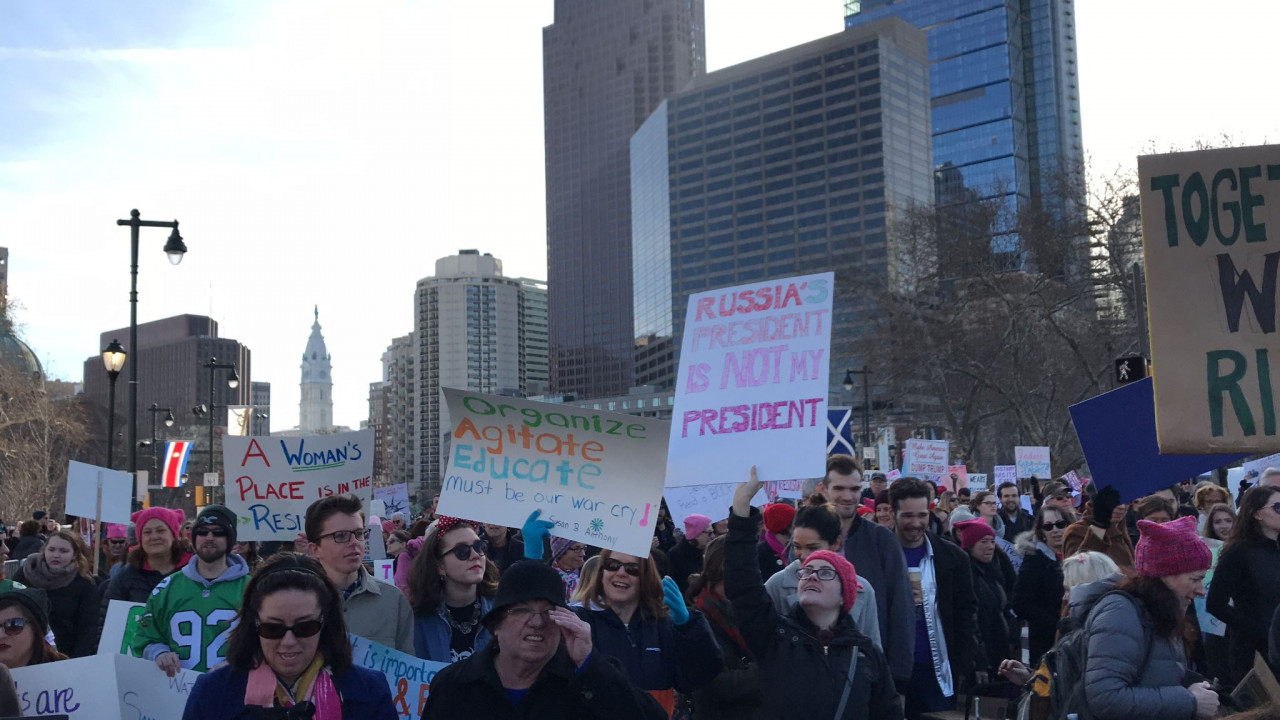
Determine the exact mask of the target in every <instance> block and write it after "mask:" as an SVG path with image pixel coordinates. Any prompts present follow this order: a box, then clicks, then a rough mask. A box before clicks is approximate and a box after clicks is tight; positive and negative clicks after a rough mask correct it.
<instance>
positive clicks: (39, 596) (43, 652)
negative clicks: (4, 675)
mask: <svg viewBox="0 0 1280 720" xmlns="http://www.w3.org/2000/svg"><path fill="white" fill-rule="evenodd" d="M48 635H49V599H48V597H46V596H45V594H44V592H43V591H41V590H33V589H31V588H19V589H15V590H7V591H5V592H0V665H3V666H5V667H8V668H20V667H27V666H28V665H40V664H41V663H48V662H56V661H58V660H66V659H67V656H66V655H63V654H62V653H60V652H58V651H57V650H56V649H54V647H53V646H52V645H50V644H49V640H48V638H47V636H48Z"/></svg>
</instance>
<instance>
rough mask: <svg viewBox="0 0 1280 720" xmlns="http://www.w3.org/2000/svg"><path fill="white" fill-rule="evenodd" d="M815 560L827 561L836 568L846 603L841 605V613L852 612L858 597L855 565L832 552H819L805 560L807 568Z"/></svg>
mask: <svg viewBox="0 0 1280 720" xmlns="http://www.w3.org/2000/svg"><path fill="white" fill-rule="evenodd" d="M814 560H826V561H827V562H829V563H831V567H833V568H835V570H836V574H837V575H839V576H840V589H841V590H842V591H843V592H844V602H842V603H841V604H840V611H841V612H849V611H850V610H852V609H853V601H854V599H855V598H857V597H858V573H857V571H856V570H854V569H853V563H851V562H849V561H848V560H845V559H844V556H843V555H840V554H839V553H834V552H831V551H830V550H819V551H817V552H815V553H812V554H811V555H809V557H807V558H805V560H804V564H805V566H808V565H809V563H811V562H813V561H814Z"/></svg>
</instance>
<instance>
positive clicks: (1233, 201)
mask: <svg viewBox="0 0 1280 720" xmlns="http://www.w3.org/2000/svg"><path fill="white" fill-rule="evenodd" d="M1138 176H1139V194H1140V197H1141V202H1142V234H1143V258H1144V261H1145V264H1146V285H1147V313H1148V317H1149V318H1150V328H1151V355H1152V365H1153V367H1154V368H1155V381H1156V384H1155V398H1156V429H1157V436H1158V438H1159V443H1160V452H1162V453H1164V454H1166V455H1167V454H1191V453H1227V452H1244V453H1251V454H1252V453H1259V452H1276V451H1280V435H1277V425H1276V410H1275V393H1274V390H1273V388H1275V387H1280V378H1273V377H1272V375H1271V360H1272V358H1270V357H1269V351H1270V350H1274V349H1276V347H1277V344H1276V283H1277V274H1278V273H1280V255H1277V254H1276V253H1275V251H1274V247H1273V246H1274V245H1275V243H1274V242H1270V243H1269V242H1267V240H1268V239H1271V240H1280V145H1266V146H1259V147H1241V148H1228V149H1220V150H1202V151H1196V152H1182V153H1169V154H1164V155H1146V156H1143V157H1139V158H1138ZM1268 231H1269V232H1270V234H1269V235H1268Z"/></svg>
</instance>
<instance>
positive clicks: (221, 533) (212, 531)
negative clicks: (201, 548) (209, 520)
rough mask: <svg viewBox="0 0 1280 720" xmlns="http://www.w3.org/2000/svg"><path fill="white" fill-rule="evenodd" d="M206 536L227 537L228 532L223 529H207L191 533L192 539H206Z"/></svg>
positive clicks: (198, 529) (203, 528)
mask: <svg viewBox="0 0 1280 720" xmlns="http://www.w3.org/2000/svg"><path fill="white" fill-rule="evenodd" d="M205 535H212V536H214V537H226V536H227V531H226V530H223V529H222V528H205V527H202V528H196V529H195V530H192V531H191V536H192V537H204V536H205Z"/></svg>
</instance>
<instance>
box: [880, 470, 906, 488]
mask: <svg viewBox="0 0 1280 720" xmlns="http://www.w3.org/2000/svg"><path fill="white" fill-rule="evenodd" d="M900 477H902V471H901V470H890V471H889V472H887V473H885V474H884V479H885V480H888V481H889V484H890V485H892V484H893V481H894V480H897V479H898V478H900Z"/></svg>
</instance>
